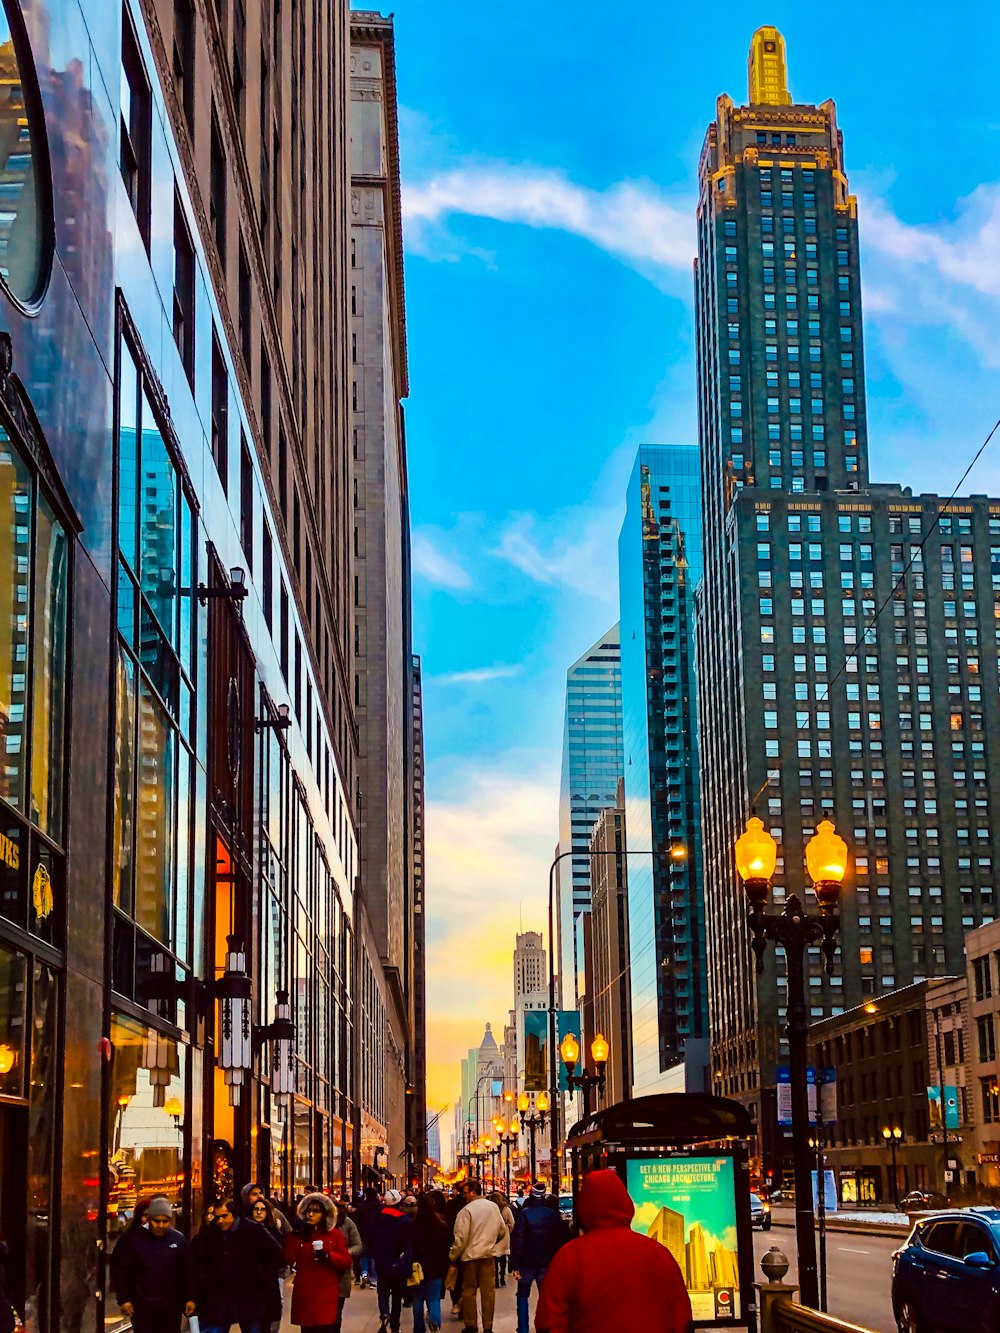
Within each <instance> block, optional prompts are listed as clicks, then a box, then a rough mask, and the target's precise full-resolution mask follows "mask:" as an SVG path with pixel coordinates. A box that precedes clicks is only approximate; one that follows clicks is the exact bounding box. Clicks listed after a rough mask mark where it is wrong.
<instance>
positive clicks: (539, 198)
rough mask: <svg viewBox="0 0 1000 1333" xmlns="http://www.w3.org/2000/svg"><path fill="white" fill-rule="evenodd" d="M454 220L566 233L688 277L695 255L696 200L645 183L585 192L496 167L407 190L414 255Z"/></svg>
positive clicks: (451, 174) (537, 171)
mask: <svg viewBox="0 0 1000 1333" xmlns="http://www.w3.org/2000/svg"><path fill="white" fill-rule="evenodd" d="M455 214H464V215H466V216H468V217H480V218H492V219H493V220H494V221H497V222H514V223H520V224H522V225H523V226H527V227H537V228H551V229H553V230H557V231H565V232H569V233H570V234H572V235H575V236H582V237H583V238H584V239H585V240H588V241H591V242H593V244H594V245H596V246H597V247H598V248H599V249H601V250H605V251H607V252H608V253H609V254H612V255H617V256H618V257H620V258H622V259H624V260H626V261H627V262H629V263H632V264H638V265H643V266H653V267H654V268H665V269H674V270H682V271H684V272H685V273H686V272H689V271H690V268H691V261H692V258H693V255H694V206H693V202H691V201H683V202H682V203H680V204H675V203H672V202H671V201H670V200H669V199H667V198H666V196H664V195H663V194H661V193H660V192H659V191H658V190H656V188H655V187H654V186H653V185H651V184H650V183H649V182H646V181H621V182H619V183H618V184H615V185H612V186H610V187H609V188H608V189H607V190H603V191H601V190H589V189H586V188H585V187H583V186H581V185H576V184H574V183H573V182H572V181H570V180H567V179H566V177H565V176H564V175H563V174H562V173H561V172H559V171H551V170H548V171H547V170H543V169H542V168H538V167H531V166H525V167H514V166H509V165H505V164H497V165H494V166H473V167H463V168H458V169H456V170H453V171H446V172H441V173H439V174H438V175H436V176H431V177H430V178H429V179H428V180H426V181H424V182H421V183H416V182H411V183H409V184H407V185H406V186H405V187H404V190H403V217H404V220H405V222H406V225H407V239H408V241H409V244H410V247H411V248H412V249H415V250H416V251H417V252H418V253H424V254H426V253H432V252H433V241H432V238H431V235H430V230H429V229H430V228H431V227H433V226H434V225H435V224H441V223H443V222H444V221H445V219H447V218H448V217H450V216H452V215H455Z"/></svg>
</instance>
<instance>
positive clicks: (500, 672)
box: [429, 664, 521, 685]
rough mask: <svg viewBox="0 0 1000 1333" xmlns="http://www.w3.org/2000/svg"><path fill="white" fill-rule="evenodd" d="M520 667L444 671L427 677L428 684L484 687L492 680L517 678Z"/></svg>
mask: <svg viewBox="0 0 1000 1333" xmlns="http://www.w3.org/2000/svg"><path fill="white" fill-rule="evenodd" d="M520 674H521V667H520V665H518V664H515V665H513V666H490V667H473V668H472V669H471V670H469V671H446V672H445V673H444V674H443V675H441V676H431V677H429V682H430V683H433V684H435V685H484V684H486V683H487V682H488V681H493V680H509V679H510V678H511V677H512V676H519V675H520Z"/></svg>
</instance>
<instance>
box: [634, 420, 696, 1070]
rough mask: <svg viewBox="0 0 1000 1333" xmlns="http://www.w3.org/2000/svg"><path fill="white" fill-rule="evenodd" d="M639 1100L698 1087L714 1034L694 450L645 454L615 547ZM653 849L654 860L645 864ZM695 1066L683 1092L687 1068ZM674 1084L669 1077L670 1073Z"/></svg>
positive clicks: (659, 448)
mask: <svg viewBox="0 0 1000 1333" xmlns="http://www.w3.org/2000/svg"><path fill="white" fill-rule="evenodd" d="M618 568H619V581H620V586H619V595H620V600H621V653H622V732H623V761H624V775H625V828H626V836H627V842H628V847H629V858H628V905H629V948H630V958H631V962H630V969H629V978H630V987H631V1004H632V1052H633V1063H634V1071H633V1088H634V1092H635V1094H636V1095H641V1094H643V1093H646V1092H651V1091H654V1090H656V1089H657V1088H662V1087H667V1086H670V1087H673V1086H676V1085H677V1083H678V1078H679V1080H680V1086H682V1087H683V1086H684V1084H685V1081H686V1082H687V1084H688V1086H689V1088H690V1090H691V1091H700V1090H701V1088H702V1070H703V1066H704V1054H705V1052H704V1044H703V1043H704V1040H705V1037H706V1035H707V1027H708V1013H707V1009H708V1000H707V977H706V957H705V917H704V900H703V894H702V849H701V808H700V798H699V784H698V753H697V693H696V688H695V678H694V588H695V586H696V585H697V582H698V580H699V579H700V578H701V572H702V550H701V501H700V495H699V462H698V451H697V449H695V448H694V447H693V446H689V445H643V446H642V448H640V450H639V453H638V456H637V458H636V462H635V466H634V468H633V470H632V476H631V479H630V481H629V485H628V491H627V496H626V509H625V522H624V524H623V526H622V531H621V536H620V538H619V543H618ZM651 850H655V851H656V852H657V855H656V856H650V855H648V854H647V852H649V851H651ZM685 1056H687V1063H688V1066H689V1067H688V1070H687V1079H686V1080H685V1077H684V1074H683V1071H682V1072H680V1074H679V1073H678V1070H679V1067H680V1066H681V1065H682V1064H683V1063H684V1062H685ZM669 1071H673V1072H672V1073H671V1072H669Z"/></svg>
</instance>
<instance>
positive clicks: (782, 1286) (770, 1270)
mask: <svg viewBox="0 0 1000 1333" xmlns="http://www.w3.org/2000/svg"><path fill="white" fill-rule="evenodd" d="M760 1268H761V1272H762V1273H763V1274H764V1277H765V1278H766V1281H764V1282H757V1283H755V1284H754V1285H755V1287H756V1289H757V1295H758V1309H759V1310H760V1330H761V1333H778V1325H777V1321H776V1319H775V1313H776V1311H777V1309H778V1308H780V1307H781V1306H783V1305H788V1304H790V1302H791V1299H792V1297H793V1296H794V1295H795V1293H796V1292H797V1291H798V1286H797V1285H796V1284H794V1283H790V1282H787V1283H786V1282H783V1281H782V1278H783V1277H784V1276H785V1274H786V1273H787V1272H788V1259H787V1258H786V1256H785V1255H784V1254H782V1252H781V1251H780V1250H779V1249H778V1247H777V1246H776V1245H772V1246H771V1248H770V1249H769V1250H768V1251H767V1253H766V1254H765V1255H764V1257H763V1258H762V1259H761V1261H760Z"/></svg>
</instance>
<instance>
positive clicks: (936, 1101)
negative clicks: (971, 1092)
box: [927, 1083, 961, 1129]
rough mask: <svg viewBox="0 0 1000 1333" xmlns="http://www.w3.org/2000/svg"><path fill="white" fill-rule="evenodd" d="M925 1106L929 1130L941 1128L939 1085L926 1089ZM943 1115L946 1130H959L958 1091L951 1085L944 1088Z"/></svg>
mask: <svg viewBox="0 0 1000 1333" xmlns="http://www.w3.org/2000/svg"><path fill="white" fill-rule="evenodd" d="M927 1105H928V1110H929V1117H928V1118H929V1121H930V1127H931V1129H940V1128H941V1085H940V1084H938V1085H937V1086H936V1087H931V1088H928V1089H927ZM944 1115H945V1128H946V1129H959V1128H960V1126H961V1122H960V1120H959V1118H958V1089H957V1088H956V1087H953V1086H952V1085H951V1084H948V1083H946V1084H945V1086H944Z"/></svg>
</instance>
